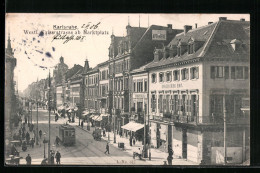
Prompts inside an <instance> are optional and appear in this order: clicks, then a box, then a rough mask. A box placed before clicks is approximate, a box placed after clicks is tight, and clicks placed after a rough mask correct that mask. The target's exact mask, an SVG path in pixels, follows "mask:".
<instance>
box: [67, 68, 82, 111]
mask: <svg viewBox="0 0 260 173" xmlns="http://www.w3.org/2000/svg"><path fill="white" fill-rule="evenodd" d="M82 70H83V67H81V66H79V70H78V72H76V73H75V74H74V75H73V76H72V77H71V78H70V79H69V81H68V83H69V88H70V91H69V94H70V106H71V107H76V106H77V105H80V88H81V84H82Z"/></svg>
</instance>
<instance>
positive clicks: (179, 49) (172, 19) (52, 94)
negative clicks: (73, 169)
mask: <svg viewBox="0 0 260 173" xmlns="http://www.w3.org/2000/svg"><path fill="white" fill-rule="evenodd" d="M5 17H6V23H5V91H4V92H5V94H4V95H5V97H4V99H5V100H4V106H5V107H4V126H5V127H4V128H5V131H4V161H5V166H18V167H19V166H34V165H38V166H50V165H52V166H62V165H64V166H65V165H74V166H76V165H83V166H85V165H86V166H88V165H95V166H97V165H104V166H121V165H128V166H129V165H132V166H138V165H145V166H148V167H149V166H153V165H155V166H163V165H171V166H172V167H175V166H176V167H177V166H180V165H192V166H195V167H196V166H197V167H200V166H204V165H209V166H212V165H221V166H230V165H232V166H250V15H249V14H230V13H229V14H206V13H200V14H198V13H194V14H192V13H189V14H185V13H180V14H177V13H150V14H149V13H140V14H139V13H6V16H5Z"/></svg>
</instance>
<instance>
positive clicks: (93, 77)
mask: <svg viewBox="0 0 260 173" xmlns="http://www.w3.org/2000/svg"><path fill="white" fill-rule="evenodd" d="M98 92H99V69H98V66H96V67H94V68H93V69H90V70H88V71H87V73H86V75H85V108H87V109H88V110H89V111H93V112H99V103H98V95H99V94H98Z"/></svg>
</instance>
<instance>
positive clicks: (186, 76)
mask: <svg viewBox="0 0 260 173" xmlns="http://www.w3.org/2000/svg"><path fill="white" fill-rule="evenodd" d="M181 76H182V80H188V79H189V73H188V69H187V68H184V69H182V70H181Z"/></svg>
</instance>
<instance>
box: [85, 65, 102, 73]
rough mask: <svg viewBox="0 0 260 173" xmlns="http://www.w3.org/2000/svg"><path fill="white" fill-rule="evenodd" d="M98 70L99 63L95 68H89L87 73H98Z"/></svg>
mask: <svg viewBox="0 0 260 173" xmlns="http://www.w3.org/2000/svg"><path fill="white" fill-rule="evenodd" d="M98 70H99V67H98V65H97V66H96V67H94V68H93V69H91V70H89V71H88V72H87V74H93V73H96V72H98Z"/></svg>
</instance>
